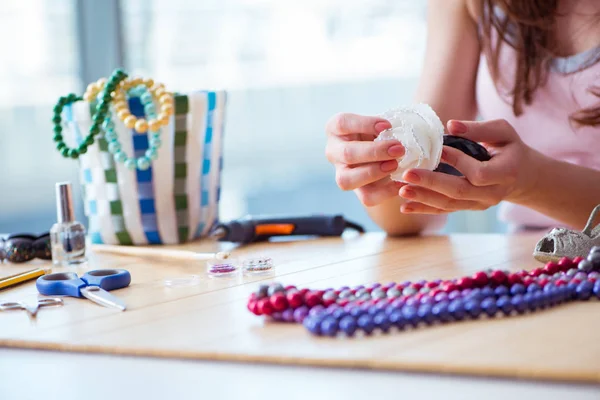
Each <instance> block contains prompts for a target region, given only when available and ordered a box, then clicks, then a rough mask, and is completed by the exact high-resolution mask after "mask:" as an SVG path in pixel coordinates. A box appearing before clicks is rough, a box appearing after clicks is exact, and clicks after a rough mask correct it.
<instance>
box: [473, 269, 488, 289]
mask: <svg viewBox="0 0 600 400" xmlns="http://www.w3.org/2000/svg"><path fill="white" fill-rule="evenodd" d="M472 278H473V281H474V283H475V285H476V286H484V285H486V284H487V283H488V276H487V274H486V273H485V272H482V271H480V272H476V273H475V274H473V277H472Z"/></svg>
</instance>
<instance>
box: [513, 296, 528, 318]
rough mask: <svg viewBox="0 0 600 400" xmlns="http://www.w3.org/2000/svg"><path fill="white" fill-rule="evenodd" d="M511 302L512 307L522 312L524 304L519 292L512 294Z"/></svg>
mask: <svg viewBox="0 0 600 400" xmlns="http://www.w3.org/2000/svg"><path fill="white" fill-rule="evenodd" d="M511 303H512V305H513V307H514V309H515V310H517V312H518V313H519V314H523V313H524V312H525V310H526V304H525V303H524V302H523V296H522V295H520V294H517V295H515V296H513V298H512V299H511Z"/></svg>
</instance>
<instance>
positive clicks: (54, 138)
mask: <svg viewBox="0 0 600 400" xmlns="http://www.w3.org/2000/svg"><path fill="white" fill-rule="evenodd" d="M52 140H53V141H55V142H61V141H62V140H63V136H62V135H61V134H56V135H54V136H53V137H52Z"/></svg>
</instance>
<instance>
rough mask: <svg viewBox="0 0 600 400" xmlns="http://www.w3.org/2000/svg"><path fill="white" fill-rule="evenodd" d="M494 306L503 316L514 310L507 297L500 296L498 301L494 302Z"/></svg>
mask: <svg viewBox="0 0 600 400" xmlns="http://www.w3.org/2000/svg"><path fill="white" fill-rule="evenodd" d="M496 306H497V307H498V308H499V309H500V310H502V312H503V313H504V314H505V315H510V313H511V311H512V310H513V308H514V307H513V305H512V303H511V299H510V297H508V296H501V297H500V298H499V299H498V300H496Z"/></svg>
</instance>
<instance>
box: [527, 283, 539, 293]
mask: <svg viewBox="0 0 600 400" xmlns="http://www.w3.org/2000/svg"><path fill="white" fill-rule="evenodd" d="M538 290H542V288H541V287H540V285H538V284H537V283H533V284H531V285H529V286H528V287H527V292H528V293H531V292H537V291H538Z"/></svg>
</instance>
